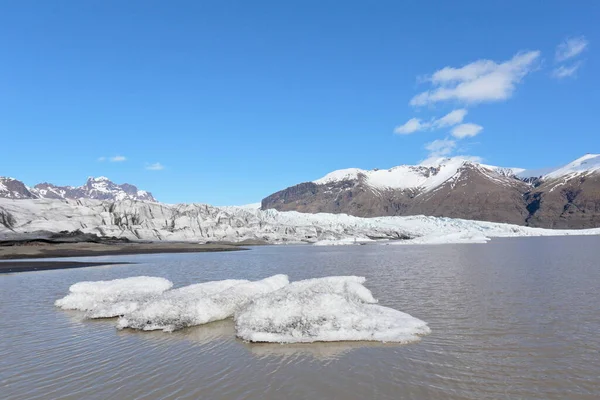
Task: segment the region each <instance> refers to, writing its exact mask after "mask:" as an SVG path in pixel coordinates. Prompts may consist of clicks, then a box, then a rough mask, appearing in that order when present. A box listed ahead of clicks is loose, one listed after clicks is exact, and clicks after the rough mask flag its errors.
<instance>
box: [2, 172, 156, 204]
mask: <svg viewBox="0 0 600 400" xmlns="http://www.w3.org/2000/svg"><path fill="white" fill-rule="evenodd" d="M0 197H4V198H9V199H63V200H64V199H96V200H140V201H152V202H155V201H156V200H155V199H154V197H153V196H152V194H151V193H149V192H147V191H145V190H138V188H137V187H136V186H134V185H130V184H128V183H124V184H122V185H117V184H116V183H113V182H112V181H111V180H110V179H108V178H106V177H104V176H101V177H98V178H94V177H90V178H88V180H87V182H86V183H85V185H83V186H78V187H73V186H56V185H53V184H51V183H46V182H44V183H40V184H37V185H35V186H34V187H33V188H30V187H27V186H26V185H25V184H24V183H23V182H21V181H18V180H16V179H14V178H3V177H0Z"/></svg>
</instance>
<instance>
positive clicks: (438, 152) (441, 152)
mask: <svg viewBox="0 0 600 400" xmlns="http://www.w3.org/2000/svg"><path fill="white" fill-rule="evenodd" d="M455 148H456V142H455V141H454V140H451V139H437V140H434V141H433V142H430V143H427V144H426V145H425V149H426V150H428V151H429V158H440V157H445V156H448V155H450V154H451V153H452V152H453V151H454V149H455Z"/></svg>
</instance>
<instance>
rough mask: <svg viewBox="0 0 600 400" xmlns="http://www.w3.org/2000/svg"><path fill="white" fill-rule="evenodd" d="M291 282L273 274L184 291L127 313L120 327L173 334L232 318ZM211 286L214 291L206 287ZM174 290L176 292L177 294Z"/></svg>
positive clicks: (167, 294)
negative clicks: (245, 307)
mask: <svg viewBox="0 0 600 400" xmlns="http://www.w3.org/2000/svg"><path fill="white" fill-rule="evenodd" d="M288 283H289V280H288V277H287V276H286V275H274V276H271V277H269V278H266V279H262V280H259V281H254V282H249V281H241V282H240V281H237V283H235V281H220V282H208V283H205V284H199V285H193V286H195V288H194V287H188V288H182V289H178V290H180V292H179V293H177V294H175V295H172V294H171V293H169V292H167V293H165V295H163V296H161V297H159V298H157V299H156V300H154V301H149V302H147V303H145V304H144V305H143V306H142V307H140V308H139V309H137V310H135V311H133V312H130V313H126V314H125V315H124V316H123V317H121V318H120V319H119V322H118V324H117V327H118V328H120V329H122V328H134V329H142V330H156V329H162V330H164V331H174V330H177V329H181V328H185V327H187V326H194V325H202V324H206V323H209V322H212V321H218V320H221V319H225V318H229V317H232V316H233V314H234V312H235V311H236V310H237V309H238V308H240V307H242V306H243V305H245V304H246V303H248V302H249V301H250V300H252V299H253V298H255V297H257V296H260V295H263V294H266V293H270V292H272V291H275V290H278V289H281V288H282V287H284V286H286V285H287V284H288ZM210 285H212V286H211V291H209V292H204V288H205V287H208V286H210ZM175 291H176V290H174V291H173V292H175Z"/></svg>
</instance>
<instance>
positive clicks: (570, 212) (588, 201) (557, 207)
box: [527, 174, 600, 229]
mask: <svg viewBox="0 0 600 400" xmlns="http://www.w3.org/2000/svg"><path fill="white" fill-rule="evenodd" d="M529 199H530V201H529V204H530V215H529V217H528V219H527V223H528V224H529V225H531V226H538V227H542V228H555V229H566V228H596V227H599V226H600V174H593V175H589V176H576V177H573V178H572V179H566V180H565V179H558V180H552V181H548V182H545V183H544V184H542V185H540V186H538V187H537V188H535V190H533V191H532V193H530V195H529Z"/></svg>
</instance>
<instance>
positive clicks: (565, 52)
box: [554, 36, 589, 62]
mask: <svg viewBox="0 0 600 400" xmlns="http://www.w3.org/2000/svg"><path fill="white" fill-rule="evenodd" d="M588 44H589V42H588V41H587V39H586V38H585V36H579V37H574V38H567V39H565V40H564V41H563V42H562V43H561V44H559V45H558V46H556V55H555V57H554V58H555V59H556V61H558V62H560V61H565V60H568V59H569V58H573V57H575V56H577V55H579V54H581V53H582V52H583V51H584V50H585V49H586V48H587V46H588Z"/></svg>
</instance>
